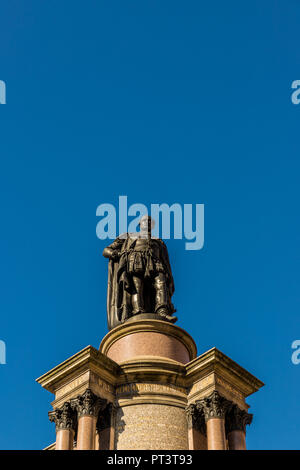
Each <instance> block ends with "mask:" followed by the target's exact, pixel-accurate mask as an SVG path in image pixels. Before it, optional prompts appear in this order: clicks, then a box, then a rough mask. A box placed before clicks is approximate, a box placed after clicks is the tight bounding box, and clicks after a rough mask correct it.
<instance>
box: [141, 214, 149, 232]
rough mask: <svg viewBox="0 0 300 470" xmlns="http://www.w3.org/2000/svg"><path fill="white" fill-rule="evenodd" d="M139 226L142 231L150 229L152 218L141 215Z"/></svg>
mask: <svg viewBox="0 0 300 470" xmlns="http://www.w3.org/2000/svg"><path fill="white" fill-rule="evenodd" d="M140 228H141V230H142V231H143V232H144V231H146V230H147V231H151V228H152V220H151V218H150V217H142V218H141V220H140Z"/></svg>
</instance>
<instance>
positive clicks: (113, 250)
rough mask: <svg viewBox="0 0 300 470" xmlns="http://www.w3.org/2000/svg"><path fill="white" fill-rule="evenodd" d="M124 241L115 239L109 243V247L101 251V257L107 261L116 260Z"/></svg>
mask: <svg viewBox="0 0 300 470" xmlns="http://www.w3.org/2000/svg"><path fill="white" fill-rule="evenodd" d="M123 242H124V240H120V238H116V240H115V241H114V242H113V243H111V245H109V246H107V247H105V248H104V250H103V253H102V254H103V256H104V257H105V258H109V259H117V258H118V257H119V251H120V250H121V248H122V245H123Z"/></svg>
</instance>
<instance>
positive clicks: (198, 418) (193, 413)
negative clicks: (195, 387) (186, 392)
mask: <svg viewBox="0 0 300 470" xmlns="http://www.w3.org/2000/svg"><path fill="white" fill-rule="evenodd" d="M185 413H186V419H187V422H188V428H189V429H191V428H194V429H196V430H197V431H199V432H200V433H201V434H203V435H204V436H206V424H205V418H204V413H203V411H202V410H201V409H198V408H197V406H196V405H195V404H194V403H192V404H190V405H188V406H187V407H186V409H185Z"/></svg>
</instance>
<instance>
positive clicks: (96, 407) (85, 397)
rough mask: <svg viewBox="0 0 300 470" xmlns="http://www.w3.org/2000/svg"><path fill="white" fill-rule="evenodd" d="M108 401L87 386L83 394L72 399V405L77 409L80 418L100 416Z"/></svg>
mask: <svg viewBox="0 0 300 470" xmlns="http://www.w3.org/2000/svg"><path fill="white" fill-rule="evenodd" d="M106 403H107V401H106V400H104V399H103V398H99V397H98V396H97V395H95V394H94V393H93V392H92V390H91V389H89V388H87V389H86V391H85V392H84V393H83V394H82V395H78V397H77V398H73V399H72V400H71V407H72V408H73V409H74V410H76V411H77V413H78V418H80V417H81V416H87V415H89V416H95V417H97V416H98V413H99V411H100V410H102V409H103V408H104V407H105V406H106Z"/></svg>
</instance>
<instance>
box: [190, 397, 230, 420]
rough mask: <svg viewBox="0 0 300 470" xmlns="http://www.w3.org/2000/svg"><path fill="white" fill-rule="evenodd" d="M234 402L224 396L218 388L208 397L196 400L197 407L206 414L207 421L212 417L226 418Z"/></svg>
mask: <svg viewBox="0 0 300 470" xmlns="http://www.w3.org/2000/svg"><path fill="white" fill-rule="evenodd" d="M231 406H232V402H231V401H229V400H227V399H226V398H224V397H223V396H222V395H220V394H219V392H217V391H216V390H214V391H213V393H212V394H211V395H209V396H208V397H205V398H202V399H201V400H197V401H196V407H197V409H198V410H199V411H201V412H202V413H203V414H204V418H205V421H208V420H209V419H211V418H225V414H226V412H227V410H228V409H229V408H230V407H231Z"/></svg>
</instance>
